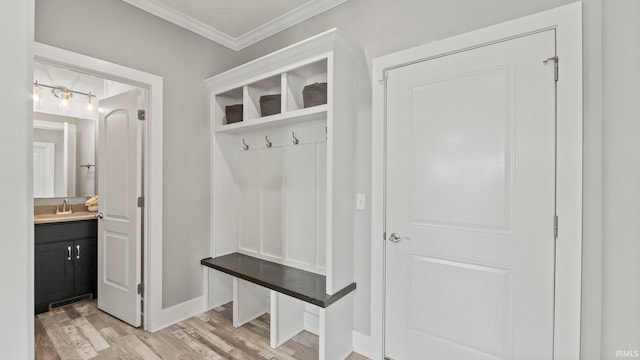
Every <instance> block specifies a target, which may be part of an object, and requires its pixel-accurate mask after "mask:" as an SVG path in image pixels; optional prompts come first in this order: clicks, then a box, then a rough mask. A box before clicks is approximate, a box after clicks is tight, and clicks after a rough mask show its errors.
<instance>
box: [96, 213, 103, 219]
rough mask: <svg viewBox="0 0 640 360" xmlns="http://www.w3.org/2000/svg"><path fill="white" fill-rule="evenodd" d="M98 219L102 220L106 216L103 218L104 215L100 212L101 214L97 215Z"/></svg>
mask: <svg viewBox="0 0 640 360" xmlns="http://www.w3.org/2000/svg"><path fill="white" fill-rule="evenodd" d="M96 217H97V218H98V219H102V218H103V217H104V216H103V215H102V213H101V212H100V213H97V214H96Z"/></svg>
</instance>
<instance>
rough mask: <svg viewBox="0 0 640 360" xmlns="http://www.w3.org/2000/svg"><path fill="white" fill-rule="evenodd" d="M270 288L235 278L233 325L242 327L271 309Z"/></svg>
mask: <svg viewBox="0 0 640 360" xmlns="http://www.w3.org/2000/svg"><path fill="white" fill-rule="evenodd" d="M268 299H269V290H268V289H267V288H264V287H262V286H259V285H254V284H252V283H250V282H248V281H244V280H241V279H238V278H235V277H234V278H233V326H234V327H240V326H242V325H244V324H246V323H248V322H249V321H251V320H253V319H255V318H257V317H259V316H260V315H262V314H264V313H266V312H268V311H269V301H268Z"/></svg>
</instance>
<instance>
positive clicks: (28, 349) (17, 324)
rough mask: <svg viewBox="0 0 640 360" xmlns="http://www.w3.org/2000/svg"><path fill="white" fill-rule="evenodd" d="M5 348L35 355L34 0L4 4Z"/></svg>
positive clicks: (0, 222) (0, 132) (0, 25)
mask: <svg viewBox="0 0 640 360" xmlns="http://www.w3.org/2000/svg"><path fill="white" fill-rule="evenodd" d="M0 44H2V66H1V67H0V79H2V87H0V109H2V114H1V115H0V154H2V155H0V183H1V184H2V186H0V199H2V203H3V206H0V229H1V234H0V246H1V248H2V249H3V251H0V288H2V294H3V295H2V306H0V319H2V321H0V352H1V353H2V358H5V359H31V358H33V208H32V206H33V200H32V196H33V195H32V194H33V184H32V176H33V175H32V172H33V169H32V165H31V163H32V160H31V157H32V156H33V147H32V144H31V142H32V138H31V128H32V126H33V122H32V120H31V89H32V86H31V81H32V80H31V79H32V78H33V61H32V59H33V54H32V48H33V46H32V44H33V0H24V1H17V2H16V1H11V2H9V1H3V2H2V3H0Z"/></svg>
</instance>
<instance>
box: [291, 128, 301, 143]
mask: <svg viewBox="0 0 640 360" xmlns="http://www.w3.org/2000/svg"><path fill="white" fill-rule="evenodd" d="M291 137H293V145H298V144H300V140H298V138H297V137H296V133H295V132H294V131H292V132H291Z"/></svg>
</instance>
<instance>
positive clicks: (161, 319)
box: [147, 296, 204, 332]
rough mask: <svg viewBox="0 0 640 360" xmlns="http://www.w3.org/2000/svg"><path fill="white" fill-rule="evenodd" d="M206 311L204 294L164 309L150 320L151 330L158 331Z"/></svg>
mask: <svg viewBox="0 0 640 360" xmlns="http://www.w3.org/2000/svg"><path fill="white" fill-rule="evenodd" d="M203 312H204V308H203V296H198V297H197V298H195V299H191V300H188V301H185V302H183V303H180V304H177V305H174V306H171V307H169V308H166V309H162V310H161V311H160V312H159V313H158V314H155V316H154V318H153V319H150V321H149V329H147V331H149V332H156V331H158V330H162V329H164V328H166V327H168V326H171V325H173V324H176V323H179V322H180V321H182V320H185V319H188V318H190V317H192V316H195V315H198V314H201V313H203Z"/></svg>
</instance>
